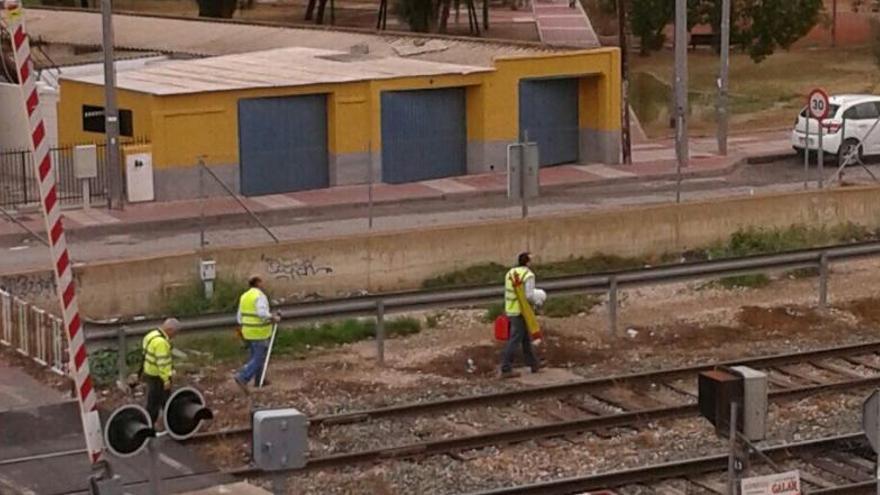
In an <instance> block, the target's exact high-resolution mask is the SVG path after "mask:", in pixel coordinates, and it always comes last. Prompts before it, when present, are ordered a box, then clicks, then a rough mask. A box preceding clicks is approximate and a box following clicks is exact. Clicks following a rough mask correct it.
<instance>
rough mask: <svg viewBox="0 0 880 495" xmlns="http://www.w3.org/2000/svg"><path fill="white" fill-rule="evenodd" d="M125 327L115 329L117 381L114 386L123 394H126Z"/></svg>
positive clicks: (126, 345)
mask: <svg viewBox="0 0 880 495" xmlns="http://www.w3.org/2000/svg"><path fill="white" fill-rule="evenodd" d="M125 330H126V329H125V326H124V325H122V326H119V327H116V371H117V374H118V377H119V378H118V381H117V382H116V386H117V387H119V390H121V391H123V392H128V387H127V386H126V383H127V381H128V361H127V359H126V358H127V357H128V342H126V340H125Z"/></svg>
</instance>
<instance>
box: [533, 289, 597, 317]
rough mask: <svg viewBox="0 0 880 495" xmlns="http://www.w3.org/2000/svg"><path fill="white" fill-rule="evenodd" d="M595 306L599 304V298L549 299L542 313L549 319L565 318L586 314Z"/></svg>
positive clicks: (579, 296) (581, 296) (589, 296)
mask: <svg viewBox="0 0 880 495" xmlns="http://www.w3.org/2000/svg"><path fill="white" fill-rule="evenodd" d="M597 304H599V298H598V297H597V296H594V295H577V296H559V297H549V298H547V302H546V303H544V308H543V310H542V313H543V314H544V316H549V317H551V318H565V317H566V316H574V315H577V314H580V313H587V312H589V311H590V310H591V309H593V307H595V306H596V305H597Z"/></svg>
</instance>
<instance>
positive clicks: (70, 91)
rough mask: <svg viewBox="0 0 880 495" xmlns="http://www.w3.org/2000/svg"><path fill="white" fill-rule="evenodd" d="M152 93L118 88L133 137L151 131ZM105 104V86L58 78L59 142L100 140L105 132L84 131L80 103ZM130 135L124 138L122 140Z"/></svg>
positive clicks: (101, 105) (145, 134)
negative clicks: (130, 124)
mask: <svg viewBox="0 0 880 495" xmlns="http://www.w3.org/2000/svg"><path fill="white" fill-rule="evenodd" d="M154 98H155V97H154V96H152V95H148V94H144V93H136V92H134V91H125V90H119V91H117V100H118V101H117V104H118V106H119V108H121V109H126V110H131V111H132V119H133V120H134V122H132V127H133V128H132V131H133V134H134V137H135V138H146V139H147V140H149V139H150V138H151V137H152V134H153V121H152V119H151V117H150V113H151V111H152V106H153V102H154ZM83 105H94V106H99V107H103V106H104V87H103V86H98V85H94V84H86V83H80V82H76V81H68V80H65V79H62V80H61V94H60V98H59V99H58V143H59V144H60V145H62V146H64V145H71V144H81V143H103V142H104V134H103V133H98V132H86V131H83V125H82V106H83ZM128 140H129V138H125V137H123V138H122V139H121V141H122V142H126V141H128Z"/></svg>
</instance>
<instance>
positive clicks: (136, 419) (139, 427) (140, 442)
mask: <svg viewBox="0 0 880 495" xmlns="http://www.w3.org/2000/svg"><path fill="white" fill-rule="evenodd" d="M152 423H153V422H152V421H150V415H149V414H147V411H145V410H144V409H143V408H142V407H140V406H135V405H128V406H122V407H120V408H119V409H117V410H115V411H113V414H111V415H110V420H109V421H107V426H106V427H105V428H104V443H105V444H106V445H107V448H108V449H110V452H112V453H113V454H114V455H117V456H119V457H131V456H134V455H137V454H138V452H140V451H141V450H142V449H143V448H144V446H146V444H147V440H149V439H150V438H151V437H155V436H156V431H155V430H154V429H153V426H152Z"/></svg>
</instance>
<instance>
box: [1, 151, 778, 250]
mask: <svg viewBox="0 0 880 495" xmlns="http://www.w3.org/2000/svg"><path fill="white" fill-rule="evenodd" d="M793 155H794V153H793V152H792V153H790V154H784V155H783V154H772V155H758V156H750V157H746V156H733V157H731V160H730V163H729V164H727V165H726V166H724V167H720V168H717V169H714V170H708V171H684V172H682V174H681V178H682V179H693V178H698V177H719V176H724V175H727V174H730V173H732V172H734V171H736V170H738V169H739V168H741V167H742V166H744V165H746V164H759V163H768V162H772V161H775V160H777V159H780V158H786V157H789V156H793ZM677 177H678V175H677V174H676V173H674V172H669V173H662V174H657V175H652V176H643V177H639V176H633V177H618V178H609V179H603V180H599V181H594V182H588V181H585V182H575V183H561V184H553V185H547V186H541V189H542V190H543V191H565V190H569V189H574V188H577V187H591V186H592V187H602V186H608V185H619V184H631V183H637V182H642V181H646V180H670V179H676V178H677ZM505 190H506V189H505V188H490V189H482V190H475V191H464V192H456V193H441V194H439V195H437V196H430V197H411V198H400V199H391V200H385V201H374V202H373V206H377V207H389V206H395V205H405V204H412V203H423V204H431V203H435V202H436V203H447V202H449V201H451V200H462V199H470V198H477V197H485V196H489V195H496V194H501V193H503V192H504V191H505ZM368 205H369V202H368V201H355V202H351V203H345V204H334V205H326V206H295V207H291V208H283V209H274V210H266V211H261V212H257V215H258V216H259V217H260V219H261V220H262V221H264V222H266V223H267V224H269V226H270V227H271V226H273V224H274V223H275V222H279V221H283V220H287V219H289V217H290V216H291V214H293V215H296V216H318V215H321V214H327V213H332V212H340V211H345V210H362V209H363V208H365V207H367V206H368ZM361 216H362V215H352V216H351V218H358V217H361ZM203 221H204V226H205V228H206V229H207V228H211V227H216V226H218V225H223V226H225V227H230V226H244V225H248V224H254V222H253V220H252V219H251V217H250V216H249V215H248V214H247V213H246V212H243V211H241V212H235V213H221V214H217V215H210V216H205V218H204V220H202V219H201V218H200V217H198V216H196V217H186V218H174V219H159V220H146V221H143V222H133V223H119V224H104V225H93V226H83V227H77V228H68V229H67V236H68V237H69V238H71V239H75V240H86V239H90V238H94V237H97V236H99V235H120V234H129V233H133V232H144V231H153V232H161V231H167V230H180V229H197V228H199V227H201V225H202V223H203ZM35 230H36V232H38V233H40V234H45V231H44V229H42V228H40V229H35ZM22 237H29V234H27V233H26V232H21V233H14V234H0V242H14V241H15V240H17V239H20V238H22Z"/></svg>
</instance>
